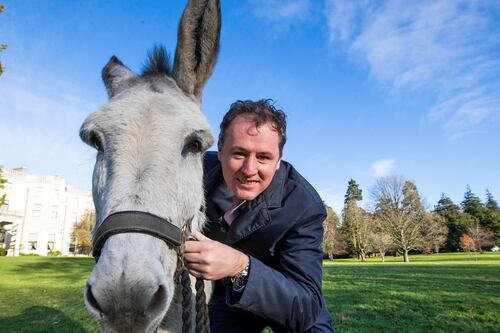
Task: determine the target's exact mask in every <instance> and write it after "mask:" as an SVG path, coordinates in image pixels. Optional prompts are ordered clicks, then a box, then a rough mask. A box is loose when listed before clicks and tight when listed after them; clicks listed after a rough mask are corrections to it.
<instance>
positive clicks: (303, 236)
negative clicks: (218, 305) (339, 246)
mask: <svg viewBox="0 0 500 333" xmlns="http://www.w3.org/2000/svg"><path fill="white" fill-rule="evenodd" d="M325 217H326V212H325V208H324V206H323V204H319V203H315V204H314V205H313V206H311V207H310V209H307V210H306V214H305V215H304V216H303V217H302V218H300V219H299V220H298V221H296V222H295V223H294V225H295V226H294V227H293V228H292V229H291V230H289V232H288V233H287V234H286V235H285V236H284V237H283V239H282V240H281V242H280V246H279V249H276V250H279V263H280V267H279V270H276V269H273V268H271V267H269V266H267V265H265V264H264V263H262V262H261V261H260V260H258V259H256V258H255V257H252V256H250V271H249V275H248V280H247V283H246V286H245V289H244V291H243V293H241V295H238V296H241V297H236V298H235V297H234V296H233V297H231V295H230V293H231V290H230V288H231V286H228V289H227V297H226V302H227V303H228V304H229V305H231V306H234V307H237V308H241V309H244V310H246V311H249V312H252V313H254V314H256V315H259V316H261V317H264V318H266V319H269V320H272V321H275V322H277V323H278V324H280V325H283V326H285V327H287V328H288V329H291V330H292V331H294V332H302V331H305V330H307V329H309V328H310V327H312V325H314V323H315V322H316V319H317V317H318V315H319V313H320V311H321V306H322V297H323V296H322V292H321V283H322V263H323V251H322V249H321V242H322V239H323V221H324V219H325Z"/></svg>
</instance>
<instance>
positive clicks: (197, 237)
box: [191, 231, 210, 241]
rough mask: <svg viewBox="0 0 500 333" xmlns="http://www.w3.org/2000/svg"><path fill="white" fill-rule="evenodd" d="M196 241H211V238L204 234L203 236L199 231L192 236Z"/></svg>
mask: <svg viewBox="0 0 500 333" xmlns="http://www.w3.org/2000/svg"><path fill="white" fill-rule="evenodd" d="M191 236H193V237H194V238H195V239H196V240H199V241H202V240H210V238H208V237H206V236H205V235H204V234H202V233H201V232H199V231H195V232H193V233H192V234H191Z"/></svg>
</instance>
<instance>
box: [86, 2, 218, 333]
mask: <svg viewBox="0 0 500 333" xmlns="http://www.w3.org/2000/svg"><path fill="white" fill-rule="evenodd" d="M220 20H221V18H220V2H219V0H190V1H189V2H188V4H187V6H186V8H185V10H184V13H183V15H182V18H181V20H180V23H179V30H178V41H177V48H176V52H175V58H174V62H173V66H172V67H171V66H170V63H169V59H168V56H167V54H166V52H165V50H164V49H163V48H160V47H155V48H154V49H153V51H152V52H151V53H150V54H149V60H148V62H147V64H146V66H145V69H144V71H143V73H142V75H139V76H137V75H135V74H134V73H132V72H131V71H130V70H129V69H128V68H127V67H125V66H124V64H123V63H122V62H121V61H120V60H118V59H117V58H116V57H114V56H113V57H112V58H111V59H110V60H109V62H108V63H107V64H106V66H105V67H104V68H103V71H102V76H103V81H104V84H105V86H106V89H107V92H108V96H109V101H108V103H107V104H106V105H105V106H104V107H102V108H101V109H100V110H99V111H98V112H95V113H93V114H91V115H90V116H89V117H88V118H87V119H86V120H85V121H84V123H83V124H82V127H81V130H80V136H81V138H82V140H83V141H84V142H85V143H87V144H89V145H90V146H92V147H94V148H95V149H96V150H97V157H96V163H95V168H94V173H93V180H92V195H93V199H94V204H95V208H96V226H95V228H94V246H96V243H95V242H96V236H97V235H96V234H97V233H99V231H98V230H99V229H100V228H101V227H102V226H103V225H104V224H106V223H107V222H106V220H109V218H110V217H113V221H112V222H113V226H112V227H111V228H110V227H109V226H108V228H107V230H106V231H107V232H108V233H107V236H106V237H104V238H100V242H101V243H100V244H98V245H97V246H98V249H97V252H96V249H94V255H95V256H96V259H97V258H98V261H97V263H96V265H95V267H94V268H93V270H92V272H91V274H90V276H89V278H88V280H87V286H86V289H85V291H84V300H85V305H86V308H87V309H88V311H89V312H90V313H91V314H92V315H93V316H94V317H95V318H96V320H97V322H98V324H99V326H100V328H101V330H102V331H103V332H120V333H122V332H157V331H160V332H181V326H182V320H181V318H182V316H181V310H182V306H181V298H182V297H181V294H180V291H179V284H178V283H176V281H175V279H174V273H175V271H176V267H177V264H178V254H177V252H176V248H175V247H174V246H173V245H172V243H174V244H175V245H178V244H179V239H178V236H179V235H178V234H177V235H176V236H171V235H170V236H169V235H167V236H165V235H163V236H162V235H161V232H155V231H154V230H151V228H152V229H155V228H157V229H158V228H160V229H162V228H166V229H168V230H173V229H175V230H177V231H178V230H179V228H183V227H184V226H185V225H186V223H189V224H191V228H192V230H193V231H194V230H199V229H201V228H202V226H203V223H204V192H203V181H202V176H203V164H202V159H203V152H204V151H205V150H206V149H207V148H208V147H210V146H211V145H212V144H213V142H214V139H213V136H212V134H211V132H210V128H209V125H208V122H207V120H206V118H205V116H204V115H203V113H202V112H201V98H202V90H203V87H204V85H205V83H206V82H207V80H208V78H209V77H210V75H211V74H212V71H213V68H214V66H215V63H216V59H217V54H218V50H219V38H220V29H221V23H220ZM103 222H105V223H103ZM131 223H136V225H132V226H131ZM141 223H145V226H141ZM137 224H139V226H137ZM152 225H153V226H152ZM120 226H123V228H122V230H118V231H117V230H115V229H113V228H115V227H118V228H120ZM101 229H102V228H101ZM110 229H111V230H110ZM175 230H173V231H174V234H175ZM159 234H160V235H159ZM153 235H154V236H153ZM165 237H166V238H167V240H168V238H169V237H170V238H172V239H171V240H172V242H166V241H165ZM162 238H163V239H162Z"/></svg>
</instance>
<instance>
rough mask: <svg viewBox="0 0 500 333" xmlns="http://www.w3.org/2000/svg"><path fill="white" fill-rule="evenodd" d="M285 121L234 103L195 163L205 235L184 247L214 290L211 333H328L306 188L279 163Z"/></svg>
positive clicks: (256, 106) (258, 106)
mask: <svg viewBox="0 0 500 333" xmlns="http://www.w3.org/2000/svg"><path fill="white" fill-rule="evenodd" d="M285 141H286V120H285V115H284V113H283V112H282V111H281V110H277V109H276V108H275V107H274V106H273V105H272V104H271V101H270V100H261V101H257V102H252V101H238V102H236V103H234V104H233V105H231V108H230V110H229V111H228V113H227V114H226V115H225V116H224V119H223V121H222V123H221V131H220V135H219V141H218V153H217V155H215V154H214V153H211V152H208V153H206V154H205V190H206V199H207V200H206V201H207V202H206V204H207V218H208V221H207V224H206V229H205V232H204V233H205V235H202V234H201V233H195V234H194V237H195V238H196V241H188V242H186V245H185V256H186V261H187V263H188V266H189V269H190V272H191V273H192V274H193V275H194V276H196V277H202V278H204V279H208V280H214V281H216V282H215V285H214V291H213V296H212V299H211V302H210V304H209V311H210V313H209V315H210V321H211V330H212V332H213V333H226V332H227V333H229V332H231V333H234V332H237V333H239V332H248V333H250V332H252V333H253V332H261V331H262V330H263V328H264V327H266V326H270V327H271V328H272V329H273V331H274V332H333V330H332V327H331V319H330V315H329V313H328V309H327V306H326V303H325V300H324V297H323V295H322V291H321V282H322V257H323V253H322V250H321V241H322V238H323V226H322V223H323V221H324V219H325V217H326V211H325V208H324V205H323V202H322V201H321V199H320V197H319V195H318V194H317V193H316V191H315V190H314V189H313V188H312V186H311V185H310V184H309V183H308V182H307V181H306V180H305V179H304V178H303V177H302V176H301V175H300V174H299V173H298V172H297V171H296V170H295V169H294V168H293V167H292V166H291V165H290V164H289V163H287V162H284V161H281V157H282V155H283V146H284V144H285Z"/></svg>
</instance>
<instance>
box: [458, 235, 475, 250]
mask: <svg viewBox="0 0 500 333" xmlns="http://www.w3.org/2000/svg"><path fill="white" fill-rule="evenodd" d="M459 244H460V247H461V248H462V250H464V252H470V251H473V250H474V240H473V239H472V237H471V236H469V235H468V234H463V235H462V236H460V239H459Z"/></svg>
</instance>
